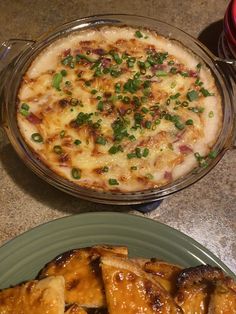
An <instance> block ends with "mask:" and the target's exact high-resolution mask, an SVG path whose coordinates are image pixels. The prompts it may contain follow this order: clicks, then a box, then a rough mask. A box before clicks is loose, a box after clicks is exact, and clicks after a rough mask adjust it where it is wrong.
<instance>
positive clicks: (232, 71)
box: [215, 58, 236, 149]
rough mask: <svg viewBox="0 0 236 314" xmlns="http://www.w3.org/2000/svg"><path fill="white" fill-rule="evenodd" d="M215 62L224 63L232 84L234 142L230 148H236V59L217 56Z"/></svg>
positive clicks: (224, 68)
mask: <svg viewBox="0 0 236 314" xmlns="http://www.w3.org/2000/svg"><path fill="white" fill-rule="evenodd" d="M215 62H216V63H217V64H219V65H220V66H222V65H223V71H224V72H225V74H227V79H228V80H229V82H230V86H231V88H230V89H231V96H232V99H233V106H234V130H233V132H234V134H233V135H232V143H231V146H230V148H231V149H236V60H234V59H222V58H216V59H215Z"/></svg>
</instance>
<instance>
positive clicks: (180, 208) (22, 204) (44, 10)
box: [0, 0, 236, 273]
mask: <svg viewBox="0 0 236 314" xmlns="http://www.w3.org/2000/svg"><path fill="white" fill-rule="evenodd" d="M227 4H228V1H225V0H217V1H215V0H185V1H181V0H176V1H173V0H156V1H155V0H140V1H138V0H136V1H123V0H119V1H114V0H113V1H112V0H108V1H104V0H100V1H96V0H90V1H84V0H79V1H76V0H70V1H62V0H58V1H56V0H51V1H48V0H40V1H39V0H34V1H30V0H11V1H8V0H1V1H0V42H2V41H4V40H7V39H9V38H27V39H35V38H37V36H39V35H40V34H42V33H43V32H46V31H48V30H49V29H50V28H52V27H55V26H57V25H58V24H61V23H64V22H67V21H70V20H72V19H76V18H80V17H83V16H89V15H95V14H98V13H100V14H101V13H129V14H138V15H144V16H148V17H154V18H157V19H160V20H163V21H166V22H168V23H170V24H173V25H175V26H177V27H179V28H181V29H183V30H184V31H186V32H188V33H189V34H191V35H192V36H194V37H198V36H199V35H200V34H201V36H200V39H201V40H203V41H204V42H205V43H206V44H209V45H210V46H211V48H212V49H213V51H215V50H216V43H217V39H218V36H219V31H220V29H221V25H222V24H221V22H220V20H222V18H223V15H224V12H225V10H226V7H227ZM235 178H236V151H235V150H232V151H228V152H227V153H226V154H225V156H224V157H223V159H222V160H221V161H220V162H219V163H218V164H217V166H216V167H215V168H214V169H213V170H212V171H211V172H210V173H209V174H208V175H207V176H205V177H204V178H203V179H202V180H200V181H199V182H197V183H195V184H194V185H192V186H191V187H189V188H187V189H185V190H183V191H181V192H179V193H177V194H175V195H173V196H170V197H169V198H167V199H165V200H164V201H163V202H162V203H161V205H160V206H159V207H158V208H156V209H155V210H153V211H152V212H150V213H148V214H145V215H144V216H146V217H148V218H151V219H154V220H157V221H159V222H162V223H165V224H167V225H169V226H171V227H173V228H176V229H178V230H180V231H182V232H183V233H185V234H187V235H189V236H190V237H192V238H193V239H195V240H197V241H198V242H200V243H201V244H202V245H204V246H205V247H206V248H208V249H209V250H210V251H212V252H213V253H214V254H215V255H216V256H218V257H219V258H220V259H221V260H222V261H223V262H224V263H225V264H226V265H227V266H228V267H229V268H230V269H231V270H232V271H233V272H235V273H236V180H235ZM91 211H122V212H129V213H133V214H138V215H143V214H141V213H139V212H137V211H135V210H133V209H132V208H131V207H128V206H127V207H119V206H109V205H101V204H94V203H91V202H88V201H84V200H80V199H76V198H74V197H72V196H70V195H67V194H64V193H63V192H60V191H59V190H57V189H55V188H54V187H52V186H50V185H48V184H46V183H45V182H44V181H42V180H41V179H39V178H38V177H37V176H36V175H34V174H33V173H32V172H31V171H30V170H29V169H28V168H26V166H25V165H24V163H23V162H22V161H21V160H20V158H19V157H18V156H17V155H16V153H15V151H14V149H13V148H12V146H11V144H10V143H9V141H8V140H7V138H6V136H5V134H4V133H3V132H1V131H0V245H1V244H3V243H5V242H6V241H8V240H10V239H12V238H13V237H15V236H17V235H19V234H21V233H23V232H24V231H26V230H29V229H31V228H33V227H35V226H38V225H40V224H43V223H45V222H48V221H50V220H54V219H56V218H59V217H63V216H68V215H74V214H78V213H84V212H91ZM0 258H1V257H0Z"/></svg>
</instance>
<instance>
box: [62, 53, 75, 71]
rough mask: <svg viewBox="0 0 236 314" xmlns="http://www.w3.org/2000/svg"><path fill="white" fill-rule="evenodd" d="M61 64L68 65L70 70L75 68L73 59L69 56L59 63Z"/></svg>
mask: <svg viewBox="0 0 236 314" xmlns="http://www.w3.org/2000/svg"><path fill="white" fill-rule="evenodd" d="M61 63H62V64H63V65H68V66H69V67H70V68H71V69H74V67H75V63H74V59H73V57H72V56H71V55H69V56H67V57H65V58H64V59H63V60H62V61H61Z"/></svg>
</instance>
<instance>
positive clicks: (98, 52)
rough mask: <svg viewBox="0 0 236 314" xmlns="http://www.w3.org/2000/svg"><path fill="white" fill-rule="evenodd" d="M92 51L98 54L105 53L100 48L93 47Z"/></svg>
mask: <svg viewBox="0 0 236 314" xmlns="http://www.w3.org/2000/svg"><path fill="white" fill-rule="evenodd" d="M92 52H93V53H95V54H96V55H99V56H102V55H105V53H106V51H105V50H104V49H102V48H97V49H93V50H92Z"/></svg>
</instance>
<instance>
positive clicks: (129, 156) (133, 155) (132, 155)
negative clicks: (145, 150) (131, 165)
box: [127, 153, 137, 159]
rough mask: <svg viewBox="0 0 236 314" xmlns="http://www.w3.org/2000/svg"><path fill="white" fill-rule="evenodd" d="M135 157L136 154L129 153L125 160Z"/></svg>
mask: <svg viewBox="0 0 236 314" xmlns="http://www.w3.org/2000/svg"><path fill="white" fill-rule="evenodd" d="M136 157H137V156H136V153H129V154H127V158H128V159H132V158H136Z"/></svg>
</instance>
